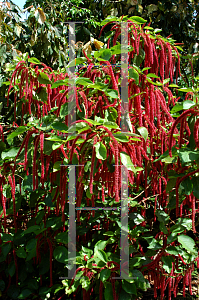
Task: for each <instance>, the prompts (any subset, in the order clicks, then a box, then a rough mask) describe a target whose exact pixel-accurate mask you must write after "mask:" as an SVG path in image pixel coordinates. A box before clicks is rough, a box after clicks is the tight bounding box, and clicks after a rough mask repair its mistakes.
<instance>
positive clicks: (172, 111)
mask: <svg viewBox="0 0 199 300" xmlns="http://www.w3.org/2000/svg"><path fill="white" fill-rule="evenodd" d="M180 110H183V104H176V105H175V106H174V107H173V108H172V109H171V114H174V113H176V112H178V111H180Z"/></svg>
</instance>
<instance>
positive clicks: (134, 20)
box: [129, 16, 147, 24]
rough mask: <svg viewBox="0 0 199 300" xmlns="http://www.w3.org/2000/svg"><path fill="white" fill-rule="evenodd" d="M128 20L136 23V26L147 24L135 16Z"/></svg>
mask: <svg viewBox="0 0 199 300" xmlns="http://www.w3.org/2000/svg"><path fill="white" fill-rule="evenodd" d="M129 20H131V21H133V22H135V23H138V24H144V23H146V22H147V20H144V19H143V18H141V17H137V16H133V17H130V18H129Z"/></svg>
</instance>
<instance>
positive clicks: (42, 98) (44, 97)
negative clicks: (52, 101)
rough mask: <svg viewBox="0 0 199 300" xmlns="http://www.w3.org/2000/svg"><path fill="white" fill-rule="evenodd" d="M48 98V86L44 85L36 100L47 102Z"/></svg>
mask: <svg viewBox="0 0 199 300" xmlns="http://www.w3.org/2000/svg"><path fill="white" fill-rule="evenodd" d="M38 98H39V99H38ZM47 99H48V94H47V91H46V88H45V87H43V86H42V87H41V89H40V91H39V92H38V93H37V97H36V100H40V101H42V102H44V103H47Z"/></svg>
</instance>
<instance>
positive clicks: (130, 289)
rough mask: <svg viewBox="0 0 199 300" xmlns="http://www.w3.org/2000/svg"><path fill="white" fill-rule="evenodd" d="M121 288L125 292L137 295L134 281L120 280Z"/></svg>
mask: <svg viewBox="0 0 199 300" xmlns="http://www.w3.org/2000/svg"><path fill="white" fill-rule="evenodd" d="M122 288H123V289H124V290H125V292H127V293H128V294H134V295H137V289H136V285H135V283H133V282H132V283H130V282H127V281H126V280H122Z"/></svg>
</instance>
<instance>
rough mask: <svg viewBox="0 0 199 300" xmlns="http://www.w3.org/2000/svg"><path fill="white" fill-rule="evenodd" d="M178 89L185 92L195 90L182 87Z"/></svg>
mask: <svg viewBox="0 0 199 300" xmlns="http://www.w3.org/2000/svg"><path fill="white" fill-rule="evenodd" d="M178 91H179V92H184V93H190V92H194V90H192V89H191V88H181V89H178Z"/></svg>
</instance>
